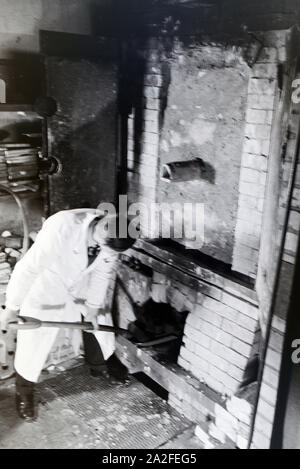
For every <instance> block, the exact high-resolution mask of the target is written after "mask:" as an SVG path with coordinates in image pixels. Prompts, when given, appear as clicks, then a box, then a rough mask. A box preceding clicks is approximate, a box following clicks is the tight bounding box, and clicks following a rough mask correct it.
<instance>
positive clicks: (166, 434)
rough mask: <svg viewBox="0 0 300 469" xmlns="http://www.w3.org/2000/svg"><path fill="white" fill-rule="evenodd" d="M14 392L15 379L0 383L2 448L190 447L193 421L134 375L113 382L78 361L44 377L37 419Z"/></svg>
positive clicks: (193, 443)
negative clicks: (24, 414) (21, 408)
mask: <svg viewBox="0 0 300 469" xmlns="http://www.w3.org/2000/svg"><path fill="white" fill-rule="evenodd" d="M14 391H15V389H14V383H13V382H12V381H9V382H7V383H2V385H1V386H0V448H2V449H4V448H14V449H16V448H45V449H46V448H47V449H48V448H50V449H54V448H96V449H114V448H117V449H130V448H131V449H140V448H145V449H154V448H159V447H172V448H174V449H175V448H180V447H182V444H183V442H184V444H185V445H186V449H188V442H187V441H186V434H187V431H188V432H190V434H191V435H192V432H191V428H192V425H191V422H189V421H188V420H186V419H185V418H184V417H183V416H181V415H179V414H178V413H177V412H176V411H175V410H174V409H172V408H171V407H170V406H169V405H168V404H167V403H166V402H165V401H164V400H163V399H161V398H160V397H158V396H157V395H156V394H154V393H153V392H152V391H151V390H150V389H148V388H147V387H145V386H144V384H142V383H141V382H139V381H137V380H136V379H135V378H134V377H131V379H130V382H129V384H128V385H112V384H111V383H110V382H109V381H107V380H105V379H104V378H101V379H100V378H97V379H96V378H92V377H90V375H89V371H88V369H87V368H86V367H85V366H78V367H76V368H73V369H71V370H68V371H65V372H64V373H61V374H59V375H58V376H56V377H54V378H51V379H48V380H45V381H43V382H41V383H39V384H38V385H37V400H38V402H39V415H38V419H37V421H36V422H34V423H28V422H24V421H22V420H20V419H19V417H18V416H17V413H16V410H15V401H14ZM180 435H183V439H181V438H180ZM166 445H168V446H166ZM170 445H171V446H170ZM194 445H195V441H193V442H192V447H195V446H194Z"/></svg>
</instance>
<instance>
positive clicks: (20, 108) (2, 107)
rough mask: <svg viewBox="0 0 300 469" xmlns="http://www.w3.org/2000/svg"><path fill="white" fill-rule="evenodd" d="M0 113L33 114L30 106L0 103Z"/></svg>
mask: <svg viewBox="0 0 300 469" xmlns="http://www.w3.org/2000/svg"><path fill="white" fill-rule="evenodd" d="M0 112H35V111H34V108H33V105H32V104H6V103H5V104H4V103H0Z"/></svg>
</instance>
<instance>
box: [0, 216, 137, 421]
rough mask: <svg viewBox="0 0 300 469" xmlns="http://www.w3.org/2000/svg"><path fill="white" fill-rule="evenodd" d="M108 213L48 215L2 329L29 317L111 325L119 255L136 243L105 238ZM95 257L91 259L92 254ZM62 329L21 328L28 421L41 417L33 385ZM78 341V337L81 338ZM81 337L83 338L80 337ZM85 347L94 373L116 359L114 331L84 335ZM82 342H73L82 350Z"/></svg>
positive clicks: (22, 264) (19, 389) (19, 392)
mask: <svg viewBox="0 0 300 469" xmlns="http://www.w3.org/2000/svg"><path fill="white" fill-rule="evenodd" d="M103 218H104V214H103V213H102V212H99V211H97V210H91V209H86V210H85V209H78V210H65V211H62V212H59V213H57V214H55V215H53V216H51V217H49V218H48V219H47V220H46V222H45V223H44V225H43V227H42V229H41V231H40V232H39V234H38V235H37V238H36V241H35V242H34V244H33V245H32V247H31V248H30V249H29V251H28V252H27V253H26V254H25V256H24V257H23V258H22V259H21V260H20V261H19V262H18V263H17V265H16V267H15V269H14V271H13V274H12V277H11V279H10V282H9V285H8V288H7V294H6V309H5V310H4V311H3V312H2V313H0V314H1V315H0V321H1V329H2V330H6V329H7V323H8V321H11V320H15V318H16V317H17V316H18V314H20V315H21V316H30V317H34V318H37V319H40V320H44V321H47V320H48V321H69V322H73V321H81V319H82V317H84V318H85V321H90V322H92V323H93V324H94V326H95V327H96V325H97V323H98V324H102V325H110V326H111V325H112V317H111V313H110V311H109V310H108V309H107V292H108V289H109V286H110V285H111V283H113V282H114V278H115V275H116V268H117V262H118V255H119V252H120V251H124V250H126V249H128V248H129V247H130V246H131V245H132V244H133V243H134V240H133V239H131V238H124V239H118V238H117V239H114V238H111V237H109V235H107V237H106V236H105V235H104V234H103V223H101V222H103ZM89 254H90V255H89ZM58 331H59V329H57V328H45V327H44V328H43V327H42V328H39V329H32V330H22V331H21V330H20V331H18V335H17V349H16V356H15V370H16V404H17V410H18V413H19V415H20V416H21V417H22V418H24V419H26V420H33V419H34V418H35V416H36V412H35V406H34V383H36V382H37V381H38V379H39V376H40V373H41V371H42V368H43V366H44V364H45V362H46V359H47V357H48V354H49V352H50V350H51V347H52V346H53V344H54V342H55V339H56V337H57V334H58ZM77 339H78V337H77ZM79 339H80V337H79ZM83 339H84V340H83V342H84V346H85V347H84V348H85V354H86V360H87V361H88V363H89V365H90V368H91V373H92V374H93V375H94V376H95V375H97V374H98V372H99V375H101V371H102V370H103V368H104V366H105V364H106V363H107V362H109V359H110V358H112V357H113V356H114V355H113V354H114V350H115V337H114V334H113V333H111V332H102V331H95V332H93V331H92V332H85V333H84V338H83ZM79 344H80V340H75V341H74V346H75V348H76V347H77V349H78V348H79Z"/></svg>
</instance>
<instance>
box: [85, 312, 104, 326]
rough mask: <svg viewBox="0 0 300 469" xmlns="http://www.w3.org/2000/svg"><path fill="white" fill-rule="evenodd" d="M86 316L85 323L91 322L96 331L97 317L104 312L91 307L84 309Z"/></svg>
mask: <svg viewBox="0 0 300 469" xmlns="http://www.w3.org/2000/svg"><path fill="white" fill-rule="evenodd" d="M86 311H87V314H86V316H85V321H86V322H91V323H92V324H93V326H94V329H95V330H97V329H98V316H101V314H105V310H104V309H101V308H93V307H92V306H87V307H86Z"/></svg>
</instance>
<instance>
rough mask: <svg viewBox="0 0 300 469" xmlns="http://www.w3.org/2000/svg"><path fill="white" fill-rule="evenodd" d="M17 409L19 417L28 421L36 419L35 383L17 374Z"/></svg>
mask: <svg viewBox="0 0 300 469" xmlns="http://www.w3.org/2000/svg"><path fill="white" fill-rule="evenodd" d="M16 407H17V412H18V414H19V416H20V417H21V418H22V419H24V420H27V421H33V420H35V419H36V408H35V405H34V383H32V382H31V381H27V380H26V379H24V378H23V377H22V376H20V375H19V374H18V373H16Z"/></svg>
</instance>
